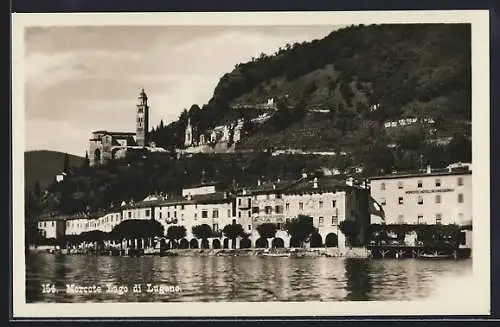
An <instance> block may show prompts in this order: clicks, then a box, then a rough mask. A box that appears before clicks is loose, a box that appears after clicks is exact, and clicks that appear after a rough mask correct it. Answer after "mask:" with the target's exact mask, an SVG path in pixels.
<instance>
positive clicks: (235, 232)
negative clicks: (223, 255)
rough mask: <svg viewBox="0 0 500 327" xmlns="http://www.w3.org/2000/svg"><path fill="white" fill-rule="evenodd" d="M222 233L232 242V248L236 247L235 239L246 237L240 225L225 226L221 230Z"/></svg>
mask: <svg viewBox="0 0 500 327" xmlns="http://www.w3.org/2000/svg"><path fill="white" fill-rule="evenodd" d="M222 233H223V234H224V236H226V237H227V238H229V239H230V240H231V241H232V244H233V248H234V247H235V246H236V238H238V237H245V236H246V234H245V231H244V230H243V226H241V225H240V224H230V225H226V226H224V229H222Z"/></svg>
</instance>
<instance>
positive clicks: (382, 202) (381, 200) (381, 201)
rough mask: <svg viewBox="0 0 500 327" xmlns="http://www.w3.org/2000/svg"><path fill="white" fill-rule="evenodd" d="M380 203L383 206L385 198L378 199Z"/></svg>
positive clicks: (385, 202)
mask: <svg viewBox="0 0 500 327" xmlns="http://www.w3.org/2000/svg"><path fill="white" fill-rule="evenodd" d="M380 204H381V205H383V206H385V205H386V204H387V201H386V200H385V198H382V199H380Z"/></svg>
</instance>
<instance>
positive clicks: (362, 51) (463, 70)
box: [153, 24, 471, 172]
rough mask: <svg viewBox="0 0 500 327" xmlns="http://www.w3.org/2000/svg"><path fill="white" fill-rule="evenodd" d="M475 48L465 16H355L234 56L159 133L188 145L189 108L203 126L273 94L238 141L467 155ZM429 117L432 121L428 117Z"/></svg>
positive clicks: (409, 163)
mask: <svg viewBox="0 0 500 327" xmlns="http://www.w3.org/2000/svg"><path fill="white" fill-rule="evenodd" d="M470 55H471V54H470V26H469V25H467V24H417V25H414V24H403V25H371V26H351V27H348V28H344V29H341V30H337V31H334V32H332V33H331V34H330V35H328V36H327V37H325V38H324V39H321V40H315V41H312V42H303V43H300V44H299V43H296V44H293V45H290V44H287V45H286V46H284V47H283V48H281V49H279V50H278V51H277V52H276V53H275V54H273V55H265V54H261V55H260V56H259V57H256V58H254V59H253V60H252V61H250V62H247V63H241V64H237V65H236V66H235V68H234V70H233V71H232V72H230V73H227V74H225V75H224V76H222V78H221V79H220V81H219V83H218V85H217V87H216V88H215V90H214V94H213V97H212V99H211V100H210V101H209V103H208V104H205V105H203V106H202V107H201V108H200V107H199V106H198V105H193V106H192V107H191V108H190V109H189V110H185V111H184V112H183V113H182V114H181V116H180V118H179V120H178V121H176V122H173V123H171V124H169V125H167V126H164V125H163V123H161V124H160V126H158V127H156V128H154V129H153V139H154V140H155V141H156V142H157V143H158V144H159V145H161V146H165V147H167V148H172V147H174V146H182V143H183V137H184V127H185V125H186V122H187V119H188V117H190V118H191V122H192V124H193V125H194V126H195V128H197V130H198V131H204V130H206V128H208V127H212V126H214V125H216V124H217V123H220V122H226V121H228V117H231V118H232V119H234V118H236V117H238V116H240V117H247V118H248V117H250V116H255V115H256V113H257V110H253V113H252V109H248V108H247V109H246V110H242V109H231V106H234V105H238V104H247V105H248V104H249V105H252V104H258V103H263V102H265V101H266V99H268V98H269V97H275V98H276V99H278V100H277V103H278V110H277V112H276V113H275V114H274V116H273V117H272V119H271V120H269V121H268V122H267V123H265V124H264V125H263V126H259V127H258V128H255V126H246V128H245V132H248V135H247V137H245V138H244V140H243V142H241V143H240V144H238V148H240V149H268V148H300V149H306V150H330V151H338V152H340V151H344V152H347V153H349V154H350V155H351V158H352V160H353V161H354V162H355V163H356V164H362V165H368V166H369V163H372V165H371V166H369V167H366V168H368V169H370V170H371V171H372V172H374V171H377V170H380V169H381V168H383V169H384V170H385V171H387V170H392V169H397V170H402V169H411V168H415V167H417V166H419V165H420V166H421V165H425V162H430V163H431V164H432V165H433V166H443V165H445V164H447V163H450V162H453V161H470V160H471V142H470V136H471V128H470V119H471V84H470V83H471V65H470V60H471V57H470ZM311 109H323V110H326V112H324V113H315V112H313V111H312V110H311ZM409 117H414V118H417V119H419V122H420V123H418V124H415V126H414V127H412V128H402V129H395V130H390V131H389V130H387V129H386V128H384V122H386V121H393V120H398V119H401V118H409ZM425 118H432V119H433V120H434V121H435V124H432V125H426V124H424V123H423V122H422V121H423V120H424V119H425ZM252 127H253V128H252ZM436 141H442V143H446V142H450V141H451V143H449V144H447V145H446V144H442V143H439V142H438V143H436ZM388 146H391V147H390V148H388Z"/></svg>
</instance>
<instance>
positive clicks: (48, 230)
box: [38, 215, 67, 240]
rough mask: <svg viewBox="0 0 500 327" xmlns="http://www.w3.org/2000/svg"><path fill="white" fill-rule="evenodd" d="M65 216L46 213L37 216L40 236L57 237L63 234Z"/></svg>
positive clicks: (45, 237)
mask: <svg viewBox="0 0 500 327" xmlns="http://www.w3.org/2000/svg"><path fill="white" fill-rule="evenodd" d="M66 218H67V217H65V216H60V215H57V216H55V215H46V216H41V217H39V218H38V229H39V231H40V234H41V236H42V238H44V239H54V240H55V239H57V238H59V237H61V236H64V235H65V233H66V229H65V221H66Z"/></svg>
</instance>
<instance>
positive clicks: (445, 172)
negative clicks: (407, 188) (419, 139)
mask: <svg viewBox="0 0 500 327" xmlns="http://www.w3.org/2000/svg"><path fill="white" fill-rule="evenodd" d="M470 174H472V170H470V169H469V168H468V167H458V168H450V169H448V168H440V169H431V170H430V171H415V172H396V173H392V174H388V175H382V176H374V177H371V178H370V180H379V179H398V178H412V177H426V176H449V175H470Z"/></svg>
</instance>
